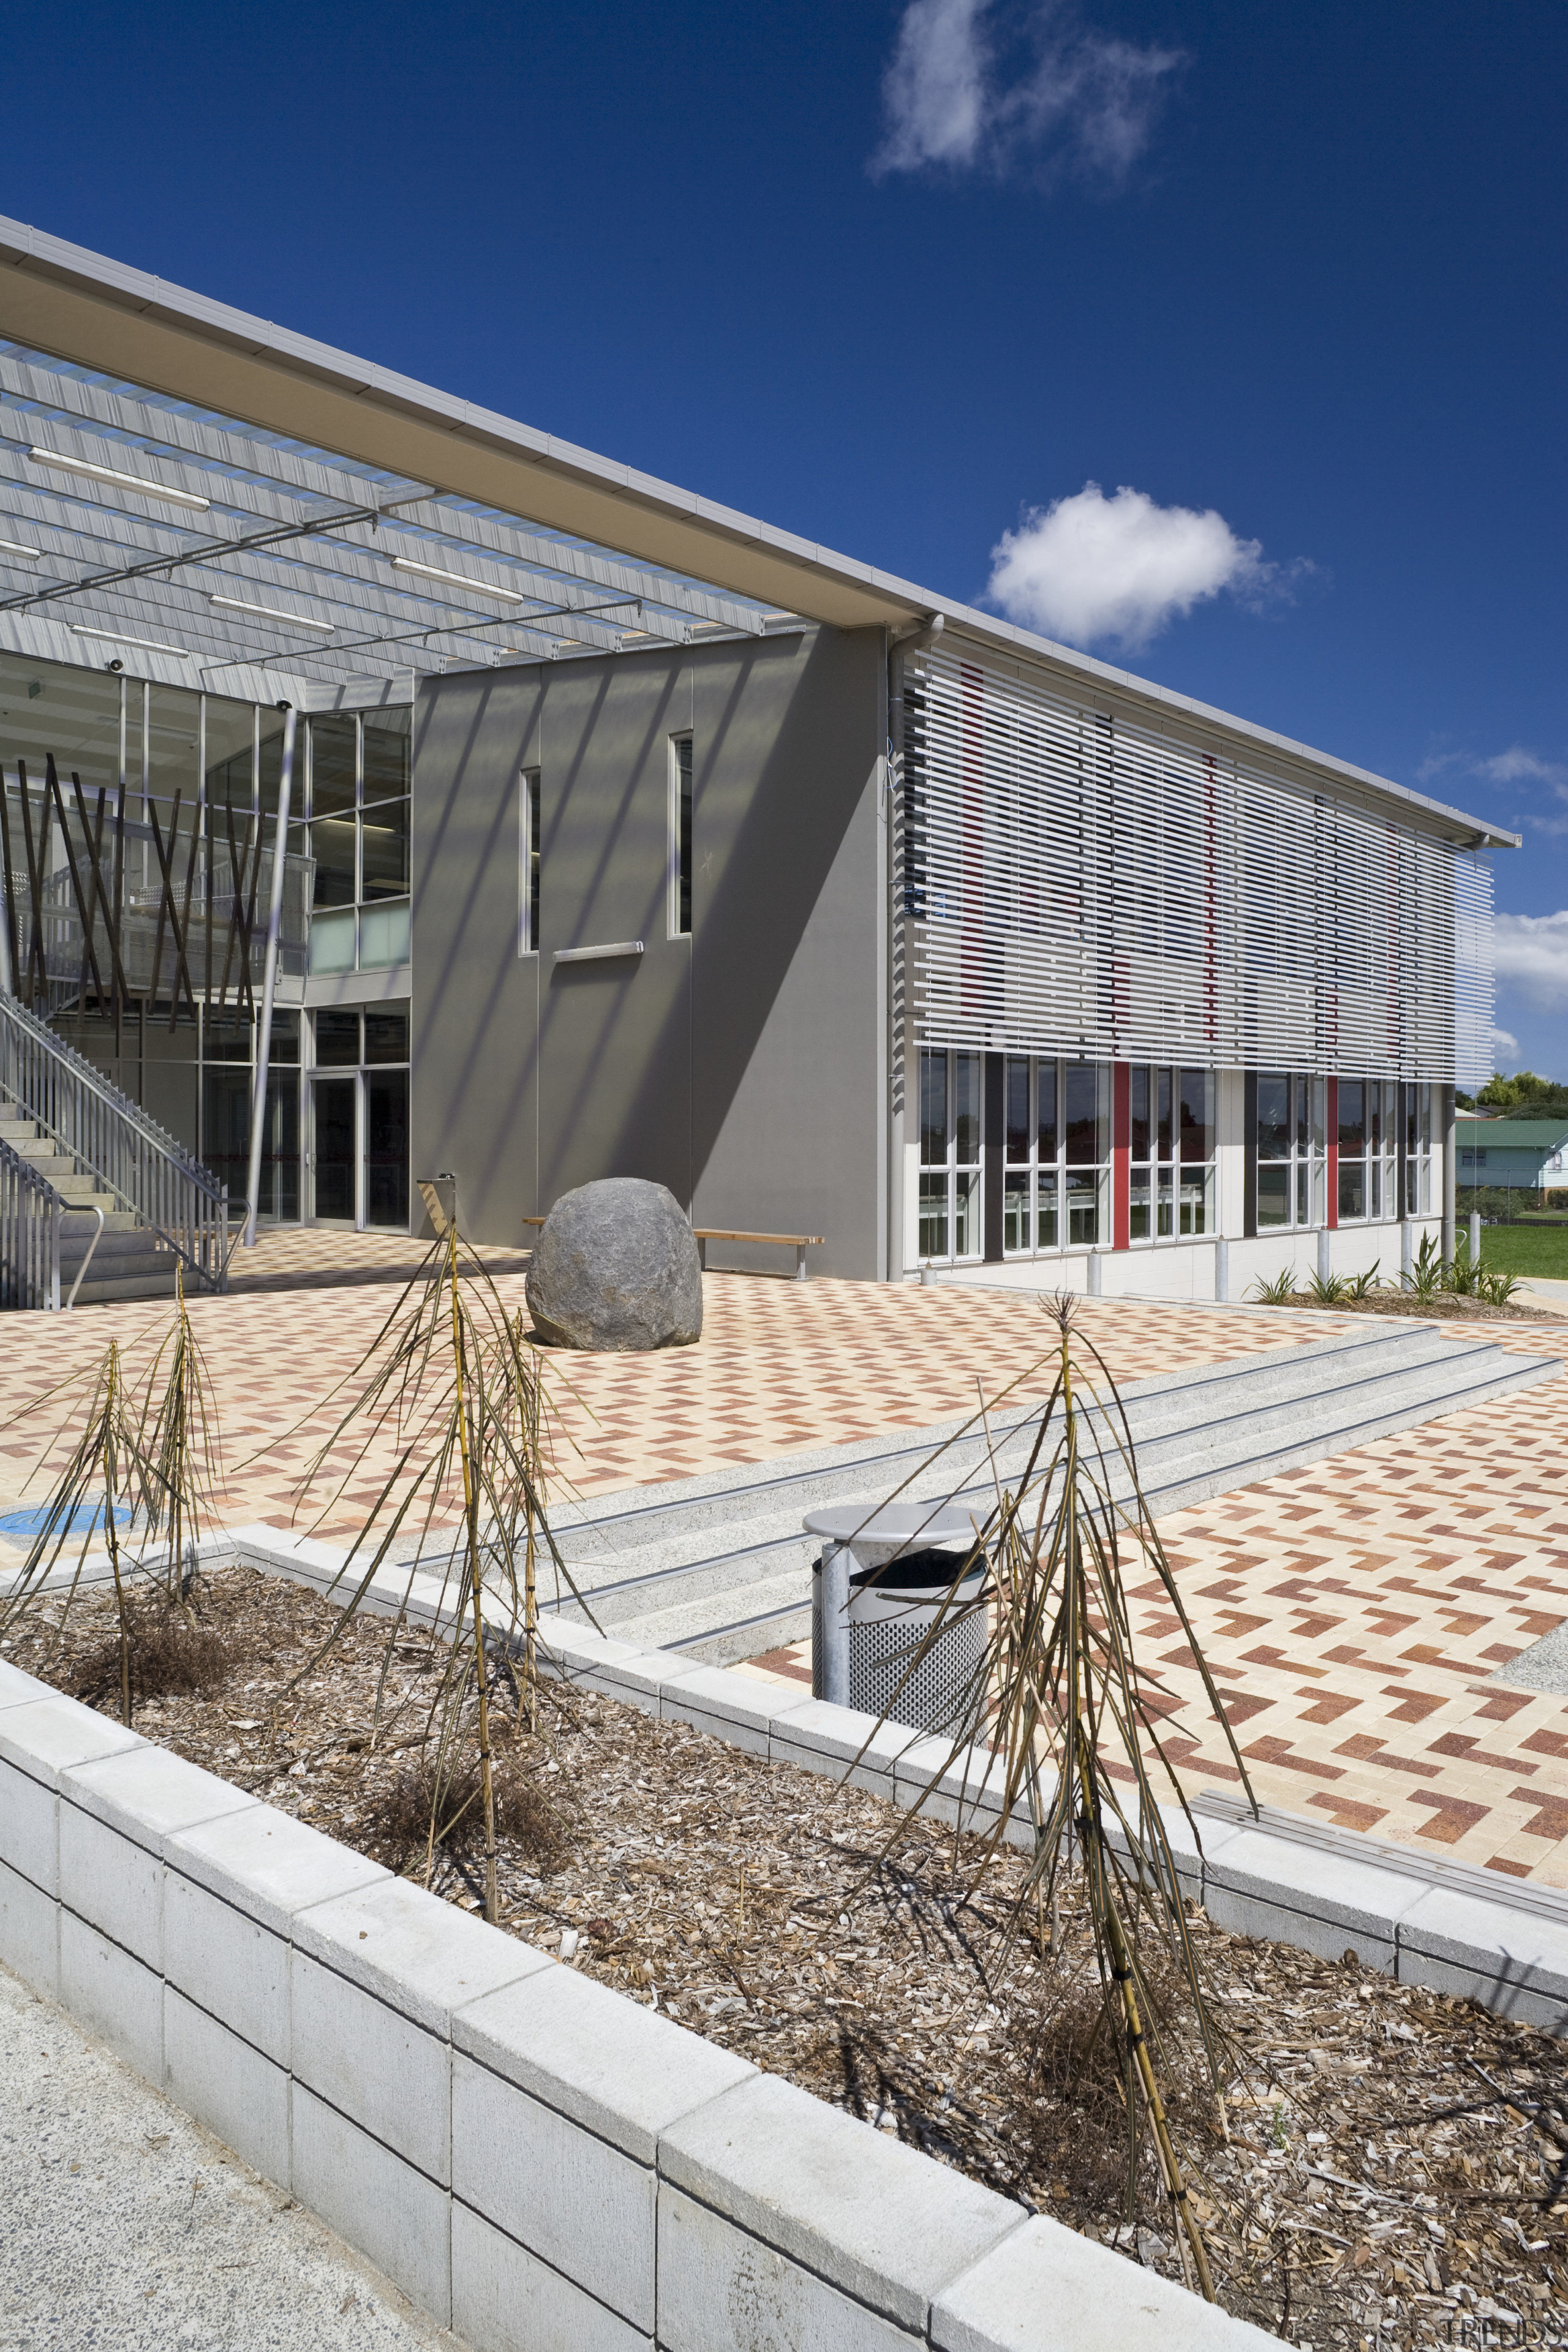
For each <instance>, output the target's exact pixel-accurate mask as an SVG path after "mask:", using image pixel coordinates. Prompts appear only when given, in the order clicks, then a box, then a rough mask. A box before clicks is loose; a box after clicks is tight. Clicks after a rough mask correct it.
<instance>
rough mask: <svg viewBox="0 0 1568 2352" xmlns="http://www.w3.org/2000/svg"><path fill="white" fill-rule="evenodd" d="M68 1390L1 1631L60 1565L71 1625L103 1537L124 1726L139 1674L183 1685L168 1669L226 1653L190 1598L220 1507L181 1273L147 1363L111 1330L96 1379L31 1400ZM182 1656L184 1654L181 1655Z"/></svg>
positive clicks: (204, 1390)
mask: <svg viewBox="0 0 1568 2352" xmlns="http://www.w3.org/2000/svg"><path fill="white" fill-rule="evenodd" d="M62 1399H63V1400H64V1402H65V1404H66V1408H67V1418H66V1420H65V1423H63V1425H62V1427H61V1430H60V1432H59V1433H58V1439H57V1440H56V1441H55V1442H54V1443H52V1444H50V1445H49V1446H48V1447H47V1449H46V1452H45V1455H44V1465H45V1475H47V1465H48V1463H49V1461H50V1458H51V1456H53V1455H54V1454H55V1450H56V1444H58V1445H59V1447H61V1448H62V1449H63V1459H61V1460H59V1463H58V1468H57V1469H56V1470H55V1472H54V1474H53V1477H52V1479H51V1482H50V1485H49V1487H48V1493H47V1500H46V1501H45V1503H44V1504H43V1506H42V1516H41V1517H40V1520H39V1524H38V1527H37V1531H36V1533H35V1535H34V1537H33V1540H32V1542H31V1544H30V1545H29V1546H28V1548H27V1552H26V1558H25V1559H24V1560H23V1562H22V1565H21V1567H20V1568H19V1569H18V1570H16V1573H15V1574H14V1576H13V1577H12V1578H11V1580H10V1582H9V1586H8V1589H6V1590H5V1591H4V1593H3V1594H0V1638H4V1637H5V1635H6V1634H8V1633H11V1632H12V1631H13V1629H14V1628H15V1627H16V1624H17V1622H19V1621H21V1620H23V1619H24V1618H26V1616H27V1615H28V1614H29V1613H30V1612H37V1610H38V1608H39V1607H40V1604H41V1603H42V1602H43V1600H44V1597H45V1595H46V1594H58V1593H59V1591H60V1576H61V1571H62V1568H63V1567H68V1568H69V1573H68V1576H67V1578H66V1583H65V1591H64V1596H63V1603H62V1608H61V1615H60V1620H59V1622H60V1624H61V1625H62V1626H63V1623H64V1622H65V1616H66V1613H67V1612H68V1610H69V1608H70V1606H71V1603H72V1602H73V1601H74V1600H75V1599H76V1598H77V1596H78V1594H79V1591H80V1590H81V1586H82V1581H83V1578H84V1575H85V1574H86V1572H87V1570H88V1566H89V1560H90V1559H92V1557H93V1554H94V1551H95V1549H99V1548H101V1549H102V1550H103V1551H104V1552H105V1553H106V1554H107V1558H108V1565H109V1571H110V1578H111V1579H112V1581H113V1585H114V1594H115V1605H116V1613H117V1617H118V1622H119V1635H118V1644H117V1647H118V1659H117V1665H118V1675H119V1685H120V1713H121V1721H122V1722H124V1723H125V1724H126V1725H127V1726H129V1724H130V1722H131V1717H132V1707H133V1704H134V1698H135V1694H136V1691H137V1689H138V1687H140V1688H142V1689H143V1690H148V1689H151V1688H153V1687H154V1686H157V1687H165V1686H167V1687H178V1686H180V1685H178V1683H177V1682H176V1683H175V1684H172V1685H171V1684H168V1682H167V1677H168V1675H170V1674H171V1673H174V1674H176V1675H177V1674H179V1673H182V1672H189V1671H194V1670H196V1668H195V1664H193V1662H195V1661H197V1660H198V1659H199V1662H200V1664H199V1671H201V1672H202V1673H204V1674H206V1675H212V1674H213V1673H214V1672H216V1664H217V1661H216V1653H215V1652H214V1651H213V1649H212V1647H211V1637H210V1636H204V1635H203V1634H202V1633H201V1632H200V1630H199V1629H198V1628H197V1626H196V1624H195V1615H194V1612H193V1609H192V1606H191V1596H192V1589H193V1587H194V1585H195V1576H196V1552H197V1546H198V1544H199V1542H200V1538H201V1534H202V1530H203V1528H204V1526H207V1525H210V1524H211V1522H212V1520H213V1517H214V1507H213V1494H214V1487H215V1482H216V1478H217V1475H218V1470H219V1454H220V1446H219V1435H218V1423H217V1412H216V1402H215V1401H214V1397H213V1392H212V1388H211V1383H210V1381H209V1379H208V1375H207V1371H206V1368H205V1363H204V1361H203V1359H202V1352H201V1349H200V1347H199V1346H198V1344H197V1341H196V1336H195V1331H194V1330H193V1329H192V1328H191V1319H190V1316H189V1313H188V1312H187V1310H186V1307H185V1296H184V1283H183V1281H181V1280H180V1279H179V1278H178V1276H176V1283H175V1296H174V1320H173V1322H172V1324H171V1326H170V1328H169V1329H168V1330H167V1332H166V1333H165V1335H164V1337H163V1339H162V1341H161V1342H160V1343H159V1345H158V1346H157V1348H156V1349H155V1351H154V1353H153V1360H152V1362H151V1364H150V1366H149V1368H148V1370H147V1372H146V1374H145V1376H144V1377H137V1376H135V1375H133V1374H132V1372H131V1371H130V1370H128V1369H127V1364H126V1359H125V1356H124V1353H123V1351H122V1349H121V1345H120V1342H119V1341H118V1340H117V1339H111V1340H110V1343H109V1346H108V1347H107V1349H105V1350H104V1353H103V1356H102V1358H101V1360H100V1362H99V1364H98V1367H97V1369H96V1370H95V1371H94V1372H93V1373H92V1374H91V1376H90V1378H89V1380H88V1381H85V1382H82V1381H75V1382H71V1383H69V1384H68V1385H66V1386H64V1387H62V1388H57V1389H53V1390H50V1391H47V1392H46V1393H45V1394H44V1395H43V1396H41V1397H39V1398H37V1399H36V1400H35V1401H34V1404H33V1405H32V1406H31V1407H29V1408H27V1410H37V1409H40V1408H41V1407H43V1406H45V1405H47V1404H51V1403H52V1404H56V1405H58V1403H59V1402H61V1401H62ZM73 1433H74V1434H73ZM73 1544H74V1546H75V1550H74V1561H73V1553H72V1547H73ZM204 1643H205V1646H204ZM182 1656H183V1657H184V1664H183V1665H181V1664H177V1663H176V1661H177V1660H179V1659H180V1658H181V1657H182Z"/></svg>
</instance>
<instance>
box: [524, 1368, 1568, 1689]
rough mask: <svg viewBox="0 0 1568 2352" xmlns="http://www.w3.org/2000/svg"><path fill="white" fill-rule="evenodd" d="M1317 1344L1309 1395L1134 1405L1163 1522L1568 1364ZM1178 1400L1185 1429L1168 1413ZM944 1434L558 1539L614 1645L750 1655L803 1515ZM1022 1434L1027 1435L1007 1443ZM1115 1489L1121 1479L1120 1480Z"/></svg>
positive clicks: (939, 1487)
mask: <svg viewBox="0 0 1568 2352" xmlns="http://www.w3.org/2000/svg"><path fill="white" fill-rule="evenodd" d="M1312 1347H1313V1352H1312V1356H1311V1358H1310V1360H1303V1359H1301V1358H1298V1359H1297V1360H1296V1363H1295V1365H1294V1367H1292V1366H1289V1365H1287V1366H1285V1367H1283V1368H1281V1367H1279V1366H1278V1365H1277V1366H1276V1367H1275V1369H1276V1370H1279V1369H1285V1370H1292V1369H1294V1370H1297V1371H1302V1370H1308V1371H1310V1370H1313V1369H1314V1368H1316V1369H1318V1370H1323V1371H1327V1370H1336V1371H1337V1373H1338V1377H1337V1378H1335V1379H1331V1380H1330V1379H1320V1380H1318V1381H1317V1382H1316V1384H1315V1386H1313V1387H1312V1388H1311V1390H1310V1392H1308V1393H1307V1394H1305V1395H1296V1396H1286V1397H1274V1396H1271V1395H1270V1396H1265V1397H1264V1398H1263V1399H1261V1400H1260V1401H1258V1402H1247V1398H1246V1392H1245V1385H1244V1386H1242V1387H1237V1382H1236V1373H1237V1367H1236V1366H1235V1365H1234V1364H1233V1365H1228V1366H1225V1367H1218V1368H1212V1371H1211V1376H1210V1377H1207V1378H1200V1379H1196V1380H1189V1381H1184V1382H1181V1383H1179V1384H1177V1385H1176V1386H1174V1387H1172V1388H1165V1389H1162V1390H1157V1391H1153V1392H1152V1396H1148V1395H1146V1396H1145V1397H1138V1396H1136V1395H1134V1396H1133V1397H1132V1398H1131V1399H1130V1400H1129V1403H1130V1417H1131V1418H1132V1420H1133V1423H1134V1438H1135V1443H1136V1444H1137V1446H1138V1454H1139V1470H1140V1475H1141V1476H1142V1479H1143V1481H1144V1485H1145V1488H1146V1491H1147V1492H1148V1493H1149V1496H1150V1499H1151V1501H1152V1503H1153V1504H1154V1505H1155V1507H1156V1508H1157V1510H1158V1511H1159V1513H1160V1514H1161V1515H1162V1516H1163V1515H1164V1514H1165V1513H1167V1512H1169V1511H1171V1510H1174V1509H1180V1508H1184V1507H1189V1505H1191V1504H1195V1503H1199V1502H1203V1501H1205V1500H1208V1499H1211V1498H1212V1497H1214V1496H1217V1495H1219V1494H1224V1493H1228V1492H1233V1491H1236V1490H1237V1489H1238V1488H1240V1487H1243V1486H1251V1485H1253V1484H1255V1483H1257V1482H1258V1480H1259V1479H1262V1478H1265V1477H1268V1476H1269V1475H1273V1474H1274V1472H1275V1471H1276V1470H1279V1469H1284V1468H1287V1467H1289V1466H1292V1465H1293V1464H1296V1463H1305V1462H1309V1461H1311V1460H1314V1459H1316V1460H1321V1459H1324V1458H1331V1456H1332V1455H1333V1454H1336V1453H1340V1452H1343V1451H1346V1450H1348V1449H1349V1448H1351V1447H1352V1446H1354V1445H1358V1444H1368V1443H1371V1442H1373V1440H1375V1439H1376V1438H1377V1437H1379V1436H1382V1435H1384V1434H1391V1433H1394V1432H1396V1431H1397V1430H1398V1429H1401V1428H1407V1427H1411V1426H1414V1425H1417V1424H1419V1423H1422V1422H1424V1421H1426V1420H1431V1419H1436V1418H1442V1417H1446V1416H1447V1415H1449V1414H1452V1413H1455V1412H1463V1411H1465V1410H1466V1409H1467V1408H1468V1407H1469V1406H1470V1405H1472V1404H1479V1403H1485V1402H1491V1401H1492V1400H1494V1399H1496V1398H1499V1397H1501V1396H1503V1395H1506V1394H1508V1393H1509V1392H1510V1391H1513V1390H1515V1389H1518V1388H1521V1387H1523V1386H1526V1385H1529V1384H1531V1383H1532V1382H1533V1381H1537V1380H1541V1379H1552V1378H1555V1377H1557V1376H1558V1374H1559V1370H1560V1367H1559V1366H1558V1365H1557V1364H1556V1363H1555V1361H1553V1360H1551V1359H1542V1358H1532V1357H1526V1356H1521V1355H1515V1354H1510V1352H1509V1351H1508V1350H1506V1349H1502V1348H1500V1347H1498V1346H1497V1344H1496V1343H1495V1342H1494V1341H1491V1340H1489V1339H1484V1338H1477V1339H1474V1340H1472V1339H1468V1338H1467V1339H1466V1340H1464V1341H1458V1342H1456V1341H1454V1340H1451V1339H1447V1338H1446V1337H1445V1336H1444V1335H1443V1334H1442V1333H1441V1332H1436V1333H1429V1332H1417V1333H1415V1334H1411V1335H1402V1334H1398V1333H1394V1334H1391V1335H1387V1337H1386V1339H1384V1338H1378V1339H1372V1340H1370V1341H1367V1342H1359V1341H1352V1342H1351V1343H1349V1344H1347V1345H1340V1346H1336V1347H1331V1348H1327V1349H1325V1348H1323V1347H1321V1345H1319V1344H1318V1343H1312ZM1380 1367H1381V1369H1380ZM1245 1369H1246V1368H1245V1367H1243V1368H1242V1370H1243V1371H1244V1372H1245ZM1255 1385H1256V1384H1255ZM1146 1402H1152V1404H1153V1406H1154V1407H1155V1408H1156V1412H1157V1417H1158V1420H1159V1422H1160V1423H1163V1426H1160V1427H1158V1428H1157V1429H1156V1430H1155V1431H1154V1432H1153V1433H1147V1434H1143V1435H1140V1434H1139V1433H1138V1426H1137V1424H1138V1421H1139V1419H1140V1418H1143V1419H1147V1418H1148V1416H1147V1414H1146V1413H1145V1414H1140V1413H1139V1412H1138V1411H1137V1410H1136V1408H1138V1407H1141V1406H1142V1405H1144V1404H1145V1403H1146ZM1178 1403H1179V1404H1180V1405H1181V1406H1182V1407H1184V1412H1185V1416H1186V1418H1185V1423H1184V1425H1183V1423H1181V1422H1180V1421H1178V1420H1176V1419H1174V1418H1173V1417H1172V1415H1173V1408H1174V1407H1176V1406H1177V1405H1178ZM1216 1405H1219V1406H1220V1407H1221V1409H1220V1410H1219V1411H1217V1412H1215V1410H1214V1408H1215V1406H1216ZM936 1438H937V1433H935V1432H931V1431H927V1432H913V1431H911V1432H908V1433H902V1434H901V1435H900V1437H899V1438H897V1439H896V1440H895V1441H894V1443H893V1444H891V1445H890V1446H888V1447H886V1448H884V1449H881V1450H871V1451H862V1450H861V1449H846V1451H847V1452H851V1453H853V1454H856V1455H857V1457H858V1458H853V1459H849V1460H846V1461H844V1462H843V1463H842V1464H841V1465H837V1466H836V1465H833V1464H832V1463H828V1464H827V1465H821V1464H818V1465H816V1467H815V1468H812V1469H807V1470H805V1472H803V1473H797V1472H796V1471H795V1467H794V1466H793V1465H789V1464H788V1463H787V1460H786V1462H785V1463H784V1464H781V1465H777V1466H776V1467H775V1469H774V1475H773V1476H772V1477H769V1476H768V1475H766V1474H765V1473H763V1475H759V1476H758V1477H757V1478H755V1479H754V1480H753V1481H752V1482H751V1483H750V1484H748V1485H746V1486H742V1488H740V1489H739V1490H738V1491H734V1492H726V1491H725V1490H723V1489H722V1488H718V1489H717V1490H715V1491H713V1492H711V1493H709V1494H705V1495H704V1494H699V1495H693V1496H690V1497H689V1498H687V1499H686V1500H684V1501H677V1502H674V1503H661V1502H659V1501H658V1497H657V1490H646V1489H645V1490H641V1492H642V1495H646V1496H647V1498H648V1499H647V1500H646V1501H644V1500H642V1499H641V1496H639V1497H638V1500H637V1502H635V1503H634V1502H632V1498H631V1497H630V1496H623V1497H606V1498H605V1501H606V1502H607V1503H611V1504H614V1505H616V1506H618V1507H614V1508H610V1509H605V1508H604V1507H603V1505H601V1506H600V1508H599V1511H598V1514H597V1516H595V1513H594V1507H592V1506H588V1507H585V1508H584V1513H583V1516H582V1517H580V1518H579V1519H578V1520H577V1522H576V1524H575V1525H571V1524H563V1526H562V1527H561V1528H559V1529H558V1530H557V1540H558V1541H559V1542H560V1543H561V1546H562V1550H563V1557H564V1558H565V1559H566V1560H567V1563H568V1565H569V1566H570V1567H571V1569H572V1570H573V1574H574V1578H575V1579H576V1580H577V1581H578V1583H579V1584H580V1586H581V1588H582V1590H583V1591H584V1596H585V1598H586V1600H587V1602H588V1604H589V1606H590V1607H591V1608H593V1609H594V1611H595V1615H597V1616H598V1617H599V1619H600V1622H601V1623H602V1624H603V1625H604V1626H605V1631H606V1632H608V1633H612V1634H613V1635H614V1636H615V1637H616V1639H617V1640H623V1641H634V1642H637V1643H638V1644H639V1645H644V1646H659V1647H679V1648H683V1649H686V1650H688V1651H689V1652H691V1653H692V1654H697V1655H702V1656H707V1655H710V1654H711V1655H712V1656H713V1657H714V1658H715V1659H717V1658H719V1657H720V1656H721V1655H733V1656H743V1655H745V1654H748V1652H747V1650H746V1647H745V1645H744V1637H743V1635H742V1634H736V1635H735V1638H736V1640H737V1641H739V1642H740V1643H741V1646H740V1647H738V1648H733V1649H730V1650H726V1646H725V1645H726V1643H727V1642H728V1641H729V1639H730V1636H731V1633H732V1632H733V1630H734V1629H735V1628H736V1627H737V1626H744V1624H745V1623H746V1622H747V1621H748V1620H751V1619H754V1618H761V1619H763V1620H766V1619H767V1617H768V1616H769V1615H770V1613H771V1612H773V1610H774V1609H775V1608H776V1609H777V1610H780V1611H783V1612H784V1613H785V1614H786V1615H787V1614H788V1613H789V1612H792V1611H794V1610H795V1608H796V1607H797V1606H798V1607H800V1608H807V1607H808V1606H809V1599H810V1571H809V1561H810V1557H811V1553H812V1551H813V1550H814V1549H816V1542H815V1539H813V1538H809V1537H807V1536H806V1535H805V1531H804V1528H803V1527H802V1518H803V1517H804V1514H805V1511H806V1510H808V1509H810V1508H813V1507H817V1506H818V1505H819V1504H820V1503H821V1502H823V1501H826V1500H827V1499H830V1498H831V1496H832V1494H833V1493H834V1492H835V1491H837V1493H838V1494H839V1495H841V1496H851V1495H855V1496H867V1497H868V1498H869V1497H870V1496H875V1495H876V1494H877V1493H878V1492H879V1491H881V1492H887V1491H888V1490H889V1487H890V1486H893V1485H896V1484H899V1483H900V1481H901V1480H902V1479H903V1478H905V1477H908V1475H909V1473H910V1468H911V1467H913V1466H914V1461H918V1457H919V1456H920V1454H921V1453H925V1452H934V1450H935V1446H934V1443H933V1440H936ZM1022 1442H1023V1441H1022V1440H1021V1438H1020V1435H1019V1433H1017V1432H1016V1431H1010V1432H1009V1433H1008V1435H1007V1438H1006V1439H1005V1441H1004V1443H1005V1444H1015V1445H1016V1444H1020V1443H1022ZM911 1456H912V1457H914V1460H911V1459H910V1457H911ZM1117 1483H1118V1485H1122V1484H1124V1474H1123V1477H1122V1478H1121V1479H1119V1480H1118V1482H1117ZM990 1484H991V1480H990V1471H989V1466H988V1465H984V1463H983V1462H980V1463H975V1462H971V1463H970V1464H969V1465H966V1466H965V1468H964V1471H963V1475H962V1476H960V1475H958V1473H957V1471H956V1469H953V1470H950V1472H949V1473H948V1474H947V1475H945V1476H944V1475H943V1474H942V1472H941V1471H940V1470H939V1471H937V1472H936V1473H933V1474H932V1475H931V1476H930V1477H928V1478H925V1479H921V1478H920V1477H919V1476H917V1477H916V1478H915V1479H914V1480H913V1482H912V1483H911V1485H910V1487H909V1489H908V1490H907V1491H908V1493H909V1495H910V1498H911V1499H912V1498H914V1497H916V1496H919V1497H920V1498H921V1499H932V1498H933V1497H934V1496H937V1495H939V1494H944V1493H947V1492H951V1491H952V1490H953V1489H954V1487H955V1486H956V1488H957V1491H958V1492H959V1493H960V1494H963V1493H965V1492H973V1493H974V1494H975V1495H976V1496H977V1497H980V1498H984V1499H986V1500H988V1499H989V1490H990ZM628 1504H630V1506H631V1507H626V1506H627V1505H628ZM683 1517H684V1519H685V1522H686V1523H685V1524H684V1525H683V1524H682V1520H683ZM726 1538H728V1540H726ZM792 1555H793V1557H792ZM551 1597H553V1593H552V1595H551ZM561 1605H562V1609H563V1613H565V1614H567V1615H569V1616H579V1615H580V1614H581V1612H580V1611H579V1610H578V1609H577V1608H576V1606H575V1605H574V1601H573V1600H572V1597H571V1594H570V1591H569V1589H568V1588H567V1587H565V1586H564V1584H563V1585H562V1587H561ZM777 1638H778V1639H780V1640H783V1639H786V1638H787V1639H795V1638H798V1636H797V1635H795V1634H787V1635H786V1634H783V1633H781V1634H780V1635H779V1636H778V1637H777ZM710 1643H711V1644H713V1645H716V1646H713V1647H712V1648H711V1649H710V1646H709V1645H710Z"/></svg>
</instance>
